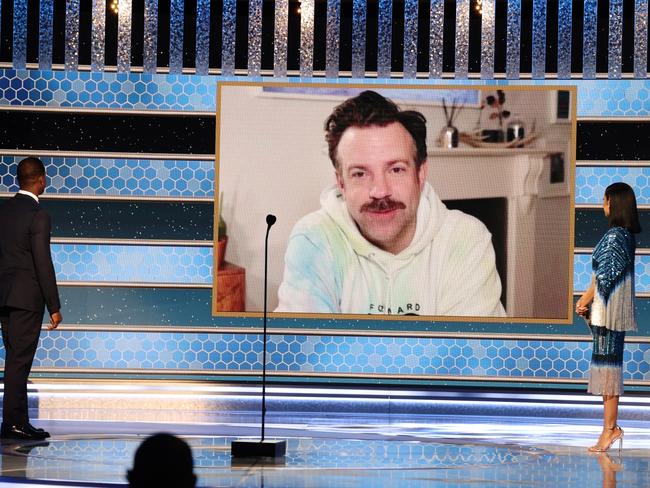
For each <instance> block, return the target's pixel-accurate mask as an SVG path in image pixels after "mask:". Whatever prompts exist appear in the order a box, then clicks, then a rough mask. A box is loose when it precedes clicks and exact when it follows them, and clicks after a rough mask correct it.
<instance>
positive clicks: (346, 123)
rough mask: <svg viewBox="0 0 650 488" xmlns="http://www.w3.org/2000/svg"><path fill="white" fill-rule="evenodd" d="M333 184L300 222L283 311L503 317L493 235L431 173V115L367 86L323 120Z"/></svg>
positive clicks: (289, 256)
mask: <svg viewBox="0 0 650 488" xmlns="http://www.w3.org/2000/svg"><path fill="white" fill-rule="evenodd" d="M325 132H326V134H325V139H326V141H327V144H328V149H329V157H330V159H331V161H332V164H333V165H334V169H335V175H336V185H333V186H332V187H330V188H327V189H326V190H325V191H324V192H323V193H322V194H321V198H320V202H321V209H320V210H318V211H316V212H313V213H311V214H308V215H306V216H305V217H303V218H302V219H301V220H300V221H299V222H298V223H297V224H296V226H295V227H294V229H293V231H292V233H291V236H290V237H289V243H288V247H287V252H286V255H285V270H284V278H283V281H282V284H281V285H280V289H279V291H278V297H279V305H278V308H277V309H276V311H278V312H305V313H350V314H387V315H405V314H417V315H442V316H458V315H463V316H503V315H505V313H504V309H503V306H502V305H501V302H500V300H499V298H500V295H501V281H500V279H499V275H498V273H497V270H496V266H495V257H494V249H493V247H492V240H491V235H490V233H489V232H488V230H487V229H486V228H485V226H484V225H483V224H482V223H481V222H480V221H479V220H477V219H475V218H474V217H471V216H469V215H467V214H464V213H462V212H460V211H457V210H448V209H447V208H446V207H445V205H444V204H443V203H442V201H441V200H440V199H439V198H438V196H437V195H436V194H435V192H434V190H433V188H432V187H431V185H430V184H429V183H427V181H426V177H427V171H428V162H427V148H426V119H425V118H424V116H423V115H422V114H420V113H419V112H415V111H401V110H400V109H399V108H398V107H397V105H395V104H394V103H393V102H391V101H390V100H387V99H386V98H384V97H383V96H381V95H379V94H377V93H375V92H372V91H365V92H363V93H361V94H359V95H358V96H356V97H354V98H350V99H348V100H346V101H345V102H343V103H342V104H341V105H339V106H338V107H336V108H335V109H334V111H333V112H332V114H331V115H330V116H329V117H328V118H327V120H326V121H325Z"/></svg>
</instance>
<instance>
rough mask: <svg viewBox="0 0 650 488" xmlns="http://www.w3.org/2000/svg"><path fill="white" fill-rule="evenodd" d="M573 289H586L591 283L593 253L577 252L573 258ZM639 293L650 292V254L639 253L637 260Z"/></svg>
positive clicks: (636, 280)
mask: <svg viewBox="0 0 650 488" xmlns="http://www.w3.org/2000/svg"><path fill="white" fill-rule="evenodd" d="M573 270H574V273H573V289H574V290H576V291H584V290H586V289H587V288H589V284H590V283H591V273H592V271H591V254H576V255H575V257H574V260H573ZM634 279H635V286H636V292H637V293H648V292H650V256H646V255H641V256H639V255H637V256H636V261H635V277H634Z"/></svg>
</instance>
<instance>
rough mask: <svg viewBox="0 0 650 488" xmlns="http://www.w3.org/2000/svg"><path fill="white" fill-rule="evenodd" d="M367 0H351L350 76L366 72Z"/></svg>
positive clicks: (359, 76)
mask: <svg viewBox="0 0 650 488" xmlns="http://www.w3.org/2000/svg"><path fill="white" fill-rule="evenodd" d="M367 8H368V7H367V0H352V77H353V78H363V77H364V76H365V74H366V18H367Z"/></svg>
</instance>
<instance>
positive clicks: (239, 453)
mask: <svg viewBox="0 0 650 488" xmlns="http://www.w3.org/2000/svg"><path fill="white" fill-rule="evenodd" d="M276 220H277V218H276V217H275V215H272V214H268V215H267V216H266V238H265V239H264V328H263V335H262V425H261V429H260V441H259V442H257V441H254V440H235V441H233V442H232V444H231V451H230V454H231V456H232V457H234V458H249V457H273V458H280V457H282V456H284V455H285V453H286V452H287V441H286V440H272V441H269V440H265V434H266V349H267V348H266V342H267V335H268V332H267V330H268V329H267V326H266V312H267V306H266V294H267V288H268V262H269V231H270V230H271V226H272V225H273V224H275V222H276Z"/></svg>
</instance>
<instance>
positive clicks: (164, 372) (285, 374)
mask: <svg viewBox="0 0 650 488" xmlns="http://www.w3.org/2000/svg"><path fill="white" fill-rule="evenodd" d="M32 372H33V373H50V374H55V373H67V372H74V373H75V374H102V375H105V374H121V375H138V376H141V375H147V376H150V375H158V376H178V377H182V376H189V377H195V376H204V377H205V376H207V377H231V376H235V377H259V376H262V371H261V370H225V369H224V370H218V371H215V370H203V369H199V370H190V369H182V370H181V369H136V368H124V369H120V368H78V367H75V368H74V369H72V368H49V367H39V366H35V367H33V368H32ZM266 375H267V376H271V377H273V378H327V379H334V378H335V379H375V380H402V381H403V380H407V381H408V380H411V381H454V382H456V381H457V382H462V383H466V382H472V381H480V382H494V383H544V384H558V383H559V384H574V385H583V384H586V383H588V381H589V380H588V379H587V378H561V377H554V378H547V377H543V376H540V377H535V376H470V375H448V374H447V375H435V374H400V373H344V372H336V371H329V372H328V371H324V372H314V371H295V372H294V371H268V370H267V372H266ZM624 384H625V385H626V386H650V380H625V381H624Z"/></svg>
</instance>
